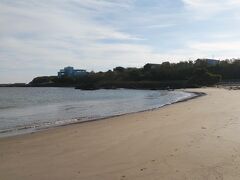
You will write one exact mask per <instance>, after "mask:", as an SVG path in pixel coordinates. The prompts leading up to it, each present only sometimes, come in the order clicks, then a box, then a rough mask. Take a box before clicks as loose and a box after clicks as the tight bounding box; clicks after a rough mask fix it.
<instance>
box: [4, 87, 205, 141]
mask: <svg viewBox="0 0 240 180" xmlns="http://www.w3.org/2000/svg"><path fill="white" fill-rule="evenodd" d="M175 91H181V92H185V93H189V94H192V96H191V97H187V98H182V99H180V100H177V101H176V102H172V103H168V104H164V105H162V106H159V107H155V108H150V109H145V110H141V111H136V112H129V113H123V114H118V115H110V116H106V117H101V118H92V119H88V120H82V119H78V118H75V119H71V120H62V121H63V122H64V121H68V123H62V124H61V123H60V124H55V125H50V126H43V127H41V126H39V127H37V126H23V127H19V128H16V129H6V130H2V131H1V132H0V139H1V138H6V137H14V136H21V135H24V134H33V133H37V132H40V131H45V130H49V129H53V128H58V127H62V126H68V125H74V124H80V123H91V122H94V121H100V120H105V119H109V118H114V117H119V116H123V115H129V114H135V113H140V112H147V111H153V110H157V109H160V108H163V107H165V106H169V105H172V104H176V103H180V102H184V101H188V100H192V99H195V98H198V97H201V96H203V95H206V94H205V93H202V92H190V91H185V90H183V89H178V90H175ZM22 130H24V131H22Z"/></svg>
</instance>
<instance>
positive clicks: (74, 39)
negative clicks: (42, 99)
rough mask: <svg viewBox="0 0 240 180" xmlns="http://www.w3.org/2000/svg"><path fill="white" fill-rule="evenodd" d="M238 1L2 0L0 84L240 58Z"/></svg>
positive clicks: (0, 18)
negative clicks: (70, 71) (72, 72)
mask: <svg viewBox="0 0 240 180" xmlns="http://www.w3.org/2000/svg"><path fill="white" fill-rule="evenodd" d="M239 26H240V1H239V0H41V1H39V0H21V1H19V0H11V1H9V0H0V27H1V28H0V83H7V82H29V81H30V80H31V79H32V78H33V77H35V76H41V75H55V74H56V72H57V71H58V70H59V69H60V68H62V67H64V66H68V65H72V66H74V67H76V68H83V69H87V70H89V71H91V70H94V71H99V70H102V71H104V70H107V69H111V68H113V67H115V66H119V65H121V66H124V67H141V66H143V65H144V64H145V63H148V62H152V63H161V62H163V61H171V62H177V61H180V60H190V59H191V60H194V59H195V58H206V57H210V58H211V57H215V58H218V59H225V58H238V57H240V31H239Z"/></svg>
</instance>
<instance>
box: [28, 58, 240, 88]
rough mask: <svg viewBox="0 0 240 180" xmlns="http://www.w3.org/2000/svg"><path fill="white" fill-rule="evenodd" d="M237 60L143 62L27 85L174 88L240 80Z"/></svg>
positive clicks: (47, 78)
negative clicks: (136, 66)
mask: <svg viewBox="0 0 240 180" xmlns="http://www.w3.org/2000/svg"><path fill="white" fill-rule="evenodd" d="M239 79H240V61H239V60H225V61H220V62H219V63H216V64H215V65H210V64H209V63H208V62H207V61H205V60H197V61H195V62H193V61H185V62H179V63H169V62H164V63H162V64H146V65H145V66H144V67H142V68H124V67H116V68H114V69H113V70H109V71H107V72H96V73H95V72H90V73H88V75H86V76H82V77H77V78H69V77H63V78H58V77H56V76H49V77H37V78H34V79H33V81H32V82H30V83H29V85H30V86H58V87H62V86H74V87H77V88H80V89H99V88H106V89H108V88H109V89H114V88H133V89H167V88H170V89H176V88H186V87H200V86H211V85H214V84H217V83H218V82H220V81H221V80H224V81H230V80H239Z"/></svg>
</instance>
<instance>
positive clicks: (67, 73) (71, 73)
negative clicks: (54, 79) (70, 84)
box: [58, 66, 87, 78]
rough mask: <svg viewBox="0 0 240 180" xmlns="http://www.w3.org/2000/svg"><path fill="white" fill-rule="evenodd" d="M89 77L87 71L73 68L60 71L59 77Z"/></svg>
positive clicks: (69, 67)
mask: <svg viewBox="0 0 240 180" xmlns="http://www.w3.org/2000/svg"><path fill="white" fill-rule="evenodd" d="M85 75H87V71H86V70H83V69H74V68H73V67H71V66H68V67H65V68H64V69H60V71H59V72H58V77H59V78H60V77H79V76H85Z"/></svg>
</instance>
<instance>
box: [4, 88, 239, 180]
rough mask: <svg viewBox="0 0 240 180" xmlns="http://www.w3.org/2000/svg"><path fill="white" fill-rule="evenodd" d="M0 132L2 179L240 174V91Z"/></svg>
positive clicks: (203, 179)
mask: <svg viewBox="0 0 240 180" xmlns="http://www.w3.org/2000/svg"><path fill="white" fill-rule="evenodd" d="M189 91H196V92H204V93H206V94H207V95H206V96H202V97H199V98H196V99H193V100H189V101H186V102H181V103H177V104H173V105H170V106H166V107H163V108H160V109H157V110H153V111H147V112H140V113H134V114H129V115H123V116H119V117H114V118H109V119H105V120H101V121H95V122H90V123H82V124H74V125H68V126H64V127H59V128H53V129H49V130H46V131H41V132H37V133H33V134H25V135H19V136H15V137H8V138H1V139H0V162H1V163H0V179H2V180H15V179H17V180H28V179H31V180H32V179H34V180H47V179H48V180H49V179H51V180H55V179H56V180H75V179H81V180H85V179H86V180H115V179H116V180H118V179H119V180H125V179H126V180H127V179H129V180H135V179H138V180H139V179H140V180H141V179H147V180H159V179H161V180H169V179H174V180H182V179H189V180H198V179H199V180H208V179H214V180H216V179H219V180H221V179H227V180H233V179H236V180H237V179H240V136H239V132H240V111H239V107H240V91H238V90H231V91H230V90H226V89H217V88H202V89H194V90H191V89H190V90H189Z"/></svg>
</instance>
